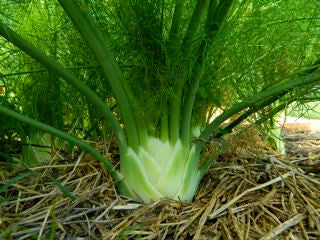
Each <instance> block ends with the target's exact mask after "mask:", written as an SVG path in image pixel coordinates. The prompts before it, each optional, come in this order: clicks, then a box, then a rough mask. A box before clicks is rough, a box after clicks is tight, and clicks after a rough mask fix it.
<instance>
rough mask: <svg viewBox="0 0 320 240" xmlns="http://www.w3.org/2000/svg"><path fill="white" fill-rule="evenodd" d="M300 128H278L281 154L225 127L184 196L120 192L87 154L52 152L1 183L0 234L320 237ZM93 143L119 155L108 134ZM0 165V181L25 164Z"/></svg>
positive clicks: (312, 171)
mask: <svg viewBox="0 0 320 240" xmlns="http://www.w3.org/2000/svg"><path fill="white" fill-rule="evenodd" d="M299 134H300V135H299ZM305 135H306V134H305V133H299V132H290V131H289V132H287V133H285V140H286V141H287V143H286V144H287V152H288V156H286V157H284V156H280V155H277V154H276V153H275V152H274V151H272V150H270V149H268V148H266V147H265V146H264V144H263V143H262V141H261V140H260V139H259V137H258V135H257V134H256V133H255V132H254V130H248V131H245V132H243V133H241V134H240V135H238V136H236V137H235V136H234V137H231V138H230V139H228V141H229V145H230V148H229V151H228V152H227V153H225V154H224V155H223V156H221V157H220V158H219V159H218V160H217V161H215V163H214V164H213V166H212V167H211V169H210V170H209V171H208V173H207V174H206V176H205V177H204V179H203V180H202V182H201V185H200V189H199V192H198V194H197V195H196V197H195V199H194V201H192V202H189V203H188V202H180V201H173V200H169V199H163V200H161V201H157V202H152V203H150V204H144V203H141V202H137V201H133V200H131V199H127V198H125V197H123V196H119V195H118V194H117V191H116V189H115V185H114V183H113V182H112V179H111V177H110V176H109V174H108V173H107V172H106V171H105V170H104V169H103V168H102V167H101V166H100V165H99V164H97V163H96V161H95V160H94V159H92V158H91V157H90V156H88V155H86V154H84V153H82V152H78V153H76V154H75V155H74V156H68V155H66V154H63V153H62V152H56V154H55V156H54V157H53V160H52V161H51V162H50V163H49V164H48V165H46V166H38V167H34V168H31V169H30V170H31V171H32V172H33V173H36V175H32V176H29V177H26V178H23V179H22V178H21V180H20V181H16V182H14V183H13V184H11V186H10V187H9V188H7V189H6V190H5V191H3V192H1V190H0V239H1V238H2V239H21V240H22V239H68V240H69V239H77V240H80V239H108V240H109V239H110V240H112V239H226V240H233V239H241V240H247V239H261V240H262V239H263V240H267V239H305V240H307V239H310V240H311V239H320V164H319V163H320V151H319V148H320V143H319V142H320V141H319V140H320V139H317V136H315V137H314V139H309V138H307V139H306V137H305ZM110 145H111V147H110V148H109V146H110ZM106 146H107V147H106ZM97 147H98V149H101V151H104V152H108V153H107V154H108V155H110V157H112V158H113V159H117V158H118V155H117V152H116V150H113V149H115V148H113V147H112V144H109V143H108V142H102V143H99V144H97ZM107 149H108V151H107ZM212 149H214V143H212ZM209 152H210V147H209ZM204 156H206V154H204ZM0 169H1V171H0V183H5V182H7V181H8V179H12V178H14V177H15V176H17V174H18V173H20V174H21V171H22V170H23V169H19V168H17V167H16V166H13V165H9V164H7V163H6V164H4V163H0ZM20 176H21V175H20ZM53 179H55V180H56V181H53ZM57 182H58V183H61V184H63V185H64V186H65V188H66V189H64V188H63V187H61V186H59V185H58V183H57ZM0 186H1V185H0ZM2 186H3V185H2ZM69 192H70V193H71V194H72V195H70V194H69ZM73 197H74V198H73Z"/></svg>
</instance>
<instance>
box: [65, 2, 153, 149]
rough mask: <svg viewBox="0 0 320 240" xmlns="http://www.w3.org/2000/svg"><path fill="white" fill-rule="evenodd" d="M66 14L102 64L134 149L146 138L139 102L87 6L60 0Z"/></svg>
mask: <svg viewBox="0 0 320 240" xmlns="http://www.w3.org/2000/svg"><path fill="white" fill-rule="evenodd" d="M59 2H60V5H61V6H62V7H63V9H64V10H65V12H66V13H67V14H68V16H69V18H70V19H71V20H72V22H73V23H74V25H75V26H76V28H77V29H78V30H79V32H80V33H81V35H82V37H83V38H84V39H85V40H86V41H87V43H88V45H89V46H90V48H91V50H92V51H93V53H94V54H95V56H96V58H97V60H98V62H99V63H100V65H101V68H102V70H103V73H104V74H105V76H106V77H107V78H108V80H109V82H110V85H111V88H112V90H113V93H114V94H115V97H116V99H117V101H118V104H119V109H120V112H121V116H122V118H123V121H124V123H125V126H126V130H127V138H128V143H129V145H130V146H131V147H133V148H134V149H137V148H138V146H139V137H140V141H144V140H145V138H146V135H147V133H146V127H145V124H143V123H144V121H143V120H142V117H140V116H141V113H140V112H139V108H138V104H137V103H136V100H135V98H134V97H133V94H132V92H131V89H130V88H129V86H128V85H127V83H126V81H125V80H124V77H123V75H122V73H121V70H120V68H119V66H118V64H117V63H116V61H115V59H114V57H113V55H112V53H111V52H110V50H109V48H108V47H107V44H106V40H105V39H104V37H103V35H102V33H101V32H100V31H99V30H98V28H97V27H96V26H95V25H94V23H93V20H92V19H91V17H90V16H89V14H88V8H87V7H84V6H81V7H79V5H78V4H77V3H76V2H75V1H74V0H69V1H63V0H59Z"/></svg>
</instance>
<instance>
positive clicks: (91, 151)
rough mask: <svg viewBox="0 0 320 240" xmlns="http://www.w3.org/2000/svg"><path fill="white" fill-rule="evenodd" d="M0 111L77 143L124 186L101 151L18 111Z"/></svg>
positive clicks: (121, 179)
mask: <svg viewBox="0 0 320 240" xmlns="http://www.w3.org/2000/svg"><path fill="white" fill-rule="evenodd" d="M0 113H2V114H5V115H7V116H9V117H11V118H13V119H15V120H18V121H20V122H23V123H25V124H27V125H29V126H31V127H34V128H37V129H39V130H41V131H43V132H47V133H51V134H52V135H54V136H56V137H59V138H62V139H63V140H66V141H68V142H70V143H72V144H74V145H77V146H78V147H79V148H81V149H83V150H84V151H86V152H87V153H89V154H90V155H92V156H93V157H95V158H96V159H97V160H98V161H100V162H101V163H102V164H103V165H104V167H105V168H106V169H107V170H108V172H109V173H110V174H111V176H112V178H113V179H114V180H115V181H117V182H118V184H120V187H121V188H125V187H126V186H125V183H124V182H123V178H122V176H121V174H120V173H119V172H118V171H117V170H114V169H113V166H112V164H111V162H110V161H109V160H108V159H107V158H105V157H104V156H103V155H102V154H101V153H99V152H98V151H97V150H96V149H94V148H93V147H91V146H90V145H89V144H86V143H85V142H83V141H81V140H79V139H77V138H75V137H73V136H71V135H69V134H67V133H65V132H63V131H60V130H58V129H56V128H54V127H51V126H49V125H47V124H44V123H42V122H39V121H36V120H34V119H32V118H29V117H27V116H24V115H22V114H20V113H17V112H14V111H12V110H10V109H9V108H6V107H4V106H1V105H0Z"/></svg>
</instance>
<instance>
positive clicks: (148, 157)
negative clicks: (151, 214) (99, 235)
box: [120, 137, 200, 202]
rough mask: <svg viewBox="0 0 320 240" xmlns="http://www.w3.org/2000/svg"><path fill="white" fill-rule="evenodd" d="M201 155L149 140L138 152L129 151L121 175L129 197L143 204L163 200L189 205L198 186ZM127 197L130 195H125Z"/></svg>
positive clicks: (125, 155) (125, 154)
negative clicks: (173, 200) (177, 201)
mask: <svg viewBox="0 0 320 240" xmlns="http://www.w3.org/2000/svg"><path fill="white" fill-rule="evenodd" d="M198 163H199V154H196V151H195V149H194V147H191V149H190V148H189V146H184V145H183V144H182V143H181V141H180V140H178V141H176V142H175V143H174V144H172V143H170V142H169V141H165V142H163V141H161V140H160V139H157V138H154V137H148V140H147V142H146V144H144V146H140V147H139V149H138V151H134V150H133V149H132V148H130V147H128V148H127V149H126V151H125V153H124V154H122V155H121V159H120V172H121V174H122V176H123V177H124V181H125V182H126V184H127V186H128V189H129V190H130V191H131V194H129V195H130V197H133V198H136V199H139V200H142V201H144V202H150V201H156V200H159V199H161V198H170V199H175V200H182V201H190V200H192V198H193V196H194V195H195V193H196V191H197V188H198V185H199V182H200V173H199V170H198ZM122 194H125V195H128V193H127V192H126V193H122Z"/></svg>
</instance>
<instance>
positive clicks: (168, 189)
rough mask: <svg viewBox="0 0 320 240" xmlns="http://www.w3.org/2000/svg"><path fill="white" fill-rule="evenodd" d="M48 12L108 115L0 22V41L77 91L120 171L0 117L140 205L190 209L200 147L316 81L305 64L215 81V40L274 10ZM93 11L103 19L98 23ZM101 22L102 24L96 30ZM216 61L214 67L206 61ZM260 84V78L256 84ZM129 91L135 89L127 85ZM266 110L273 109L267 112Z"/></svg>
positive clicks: (177, 6) (126, 6) (174, 7)
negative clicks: (87, 55)
mask: <svg viewBox="0 0 320 240" xmlns="http://www.w3.org/2000/svg"><path fill="white" fill-rule="evenodd" d="M58 2H59V4H60V6H61V7H62V8H63V10H64V12H65V14H66V15H67V16H68V17H69V19H70V20H71V21H72V23H73V25H74V27H75V29H76V30H77V31H78V33H80V35H81V36H82V39H83V40H84V41H85V42H86V44H87V46H88V48H89V49H90V50H91V51H92V54H93V56H94V60H95V61H96V62H97V64H99V66H100V70H99V71H101V73H102V74H103V75H104V77H105V78H106V79H107V80H108V84H109V86H110V88H111V91H112V93H113V97H114V99H115V100H116V102H117V108H118V110H117V112H115V111H111V110H110V108H109V107H108V106H107V105H106V104H105V101H104V99H101V98H100V97H98V95H97V94H96V93H95V91H93V89H91V88H89V87H88V86H87V84H86V83H85V82H84V81H81V80H79V77H78V76H77V75H76V74H74V73H72V72H71V71H69V70H67V69H66V68H65V67H63V66H62V65H61V64H60V63H59V62H58V61H56V59H54V58H52V57H49V56H48V54H46V53H45V52H44V51H42V50H40V49H39V48H37V47H36V46H34V45H33V44H32V43H31V42H30V41H28V40H27V39H26V38H25V37H22V36H21V35H19V34H18V33H16V32H15V31H14V30H12V29H11V28H10V27H9V26H8V25H6V24H4V23H3V22H0V35H1V36H2V37H3V38H5V39H6V40H7V41H8V42H10V43H12V44H13V45H15V46H16V47H17V48H18V49H20V50H21V51H23V52H25V53H26V54H27V55H28V56H30V57H31V58H33V59H34V60H36V61H37V62H39V63H40V64H41V65H43V66H44V67H46V68H47V69H48V70H49V72H52V73H54V75H55V76H56V77H57V78H59V79H63V80H64V81H65V82H67V83H69V84H70V85H71V86H72V87H74V88H75V89H77V90H78V91H79V92H80V93H81V94H82V95H83V96H85V97H86V99H87V100H88V101H89V102H90V104H92V106H94V108H95V109H96V110H98V111H100V113H101V114H102V116H103V117H104V118H105V119H107V120H108V121H109V122H110V123H111V126H112V129H113V132H114V133H115V136H116V138H117V142H118V145H119V152H120V169H119V170H118V169H114V167H113V166H112V164H111V163H110V161H109V160H107V159H106V158H105V157H104V156H103V155H102V154H101V153H99V152H98V151H97V150H95V149H94V148H92V147H91V146H90V145H88V144H86V143H85V142H84V141H81V140H79V139H78V138H76V137H73V136H71V135H69V134H67V133H65V132H63V131H61V130H59V129H57V128H56V127H54V126H50V124H46V123H42V122H40V121H36V120H34V119H32V118H29V117H27V116H24V115H22V114H19V113H17V112H14V111H12V110H10V109H9V108H7V107H5V106H0V112H1V113H2V114H5V115H7V116H9V117H11V118H14V119H16V120H18V121H21V122H23V123H25V124H28V125H30V126H32V127H34V128H37V129H39V130H41V131H44V132H47V133H50V134H52V135H55V136H57V137H59V138H61V139H64V140H66V141H69V142H71V143H73V144H75V145H77V146H79V147H80V148H82V149H84V150H85V151H87V152H88V153H89V154H91V155H93V156H94V157H95V158H96V159H97V160H99V161H101V162H103V164H104V166H105V167H106V168H107V170H108V171H109V172H110V174H111V175H112V176H113V178H114V179H115V180H116V181H117V183H118V186H119V190H120V193H122V194H124V195H127V196H130V197H133V198H136V199H140V200H142V201H145V202H148V201H154V200H158V199H161V198H164V197H168V198H172V199H177V200H178V199H179V200H183V201H190V200H192V198H193V197H194V195H195V193H196V191H197V189H198V186H199V183H200V180H201V179H202V177H203V176H204V174H205V173H206V171H207V170H208V169H209V167H210V165H211V164H212V162H213V160H214V157H211V158H210V159H205V160H204V161H200V156H201V150H202V148H203V146H204V145H205V143H206V142H207V141H210V140H212V139H216V138H221V137H223V136H224V135H225V134H228V133H231V132H232V131H233V129H234V128H235V127H237V126H238V125H239V124H240V123H241V122H242V121H244V120H246V119H247V118H249V117H251V116H252V115H253V114H255V113H257V112H259V113H260V112H261V110H264V109H267V110H268V111H267V113H266V114H264V115H259V118H258V119H256V120H255V123H263V122H265V121H268V120H269V119H270V118H272V117H273V116H274V115H276V114H277V113H278V112H280V111H281V110H283V108H285V106H286V104H287V103H288V102H290V101H292V99H295V98H297V97H299V96H300V95H301V92H299V91H298V90H299V89H302V88H306V89H311V88H312V87H313V86H314V85H315V84H316V83H317V82H319V81H320V73H319V72H317V67H318V66H313V65H312V64H311V63H310V66H311V67H310V66H308V65H304V66H303V65H302V67H301V66H300V68H299V67H292V69H291V71H289V72H286V73H282V74H279V76H278V77H277V78H273V77H274V76H272V77H270V73H268V74H269V75H268V74H266V72H265V71H264V70H259V69H258V70H255V71H253V70H251V69H249V70H250V71H252V72H253V73H254V74H253V76H252V78H253V79H250V78H249V77H248V75H245V78H243V79H242V76H243V74H242V75H241V74H238V72H237V70H236V69H233V70H232V71H233V72H232V75H236V76H237V77H238V81H239V82H234V81H230V82H228V81H227V80H225V79H224V78H223V77H221V75H223V74H226V73H227V72H228V71H229V70H225V72H223V71H222V73H221V69H220V72H219V69H218V70H217V69H215V67H216V66H218V63H219V61H221V62H223V61H226V62H228V61H227V60H226V57H225V56H224V54H223V50H224V48H228V44H226V45H223V40H224V35H227V33H228V32H229V31H232V27H234V26H236V25H232V24H231V23H233V24H240V25H241V24H243V23H242V22H243V21H244V22H245V20H246V19H249V20H250V13H251V12H252V11H255V10H256V9H257V8H258V9H259V13H256V12H255V14H259V17H260V18H262V17H261V16H262V15H263V14H264V13H263V12H265V11H268V14H271V13H272V11H274V10H273V9H272V8H273V6H272V4H271V5H270V4H268V3H267V2H268V1H266V2H262V3H260V2H259V1H254V0H252V1H238V0H224V1H222V0H220V1H219V0H196V1H190V2H188V1H184V0H175V1H164V0H156V1H149V0H138V1H131V0H121V1H113V0H106V1H104V2H103V3H99V4H98V3H95V1H84V2H82V1H77V0H68V1H64V0H59V1H58ZM39 4H41V3H39ZM310 4H311V3H310ZM269 8H271V10H268V9H269ZM97 9H98V10H99V11H98V10H97ZM103 9H107V10H108V12H111V13H112V14H110V15H104V14H101V12H103ZM247 16H248V17H247ZM103 21H106V22H107V24H106V25H103V24H102V22H103ZM101 25H102V26H101ZM230 26H231V27H230ZM101 29H102V30H101ZM112 31H114V32H116V33H117V34H114V33H113V32H112ZM239 36H240V35H238V37H239ZM231 39H232V38H231ZM228 41H230V39H229V40H228ZM228 41H226V42H225V43H228ZM259 41H262V40H261V39H259ZM123 44H127V45H129V48H125V47H124V45H123ZM231 45H232V44H231ZM256 49H257V52H255V54H256V55H258V56H255V57H259V55H260V54H261V52H262V51H270V48H268V49H267V50H264V49H261V47H260V46H259V47H257V48H256ZM218 50H219V51H221V52H220V53H218V52H219V51H218ZM70 51H72V49H70ZM258 51H259V52H258ZM216 54H217V55H218V56H219V57H217V58H213V57H212V56H213V55H214V56H215V55H216ZM272 54H273V52H272ZM272 54H270V59H272V58H273V57H274V56H273V55H272ZM230 55H232V54H230ZM235 55H236V54H235ZM229 58H230V61H232V57H229ZM263 60H267V58H263ZM313 60H314V59H313ZM255 61H257V59H255V60H254V61H252V62H255ZM261 66H263V65H261ZM307 67H308V69H306V68H307ZM250 71H249V72H250ZM262 74H265V78H261V77H260V75H262ZM273 74H275V75H276V74H278V73H277V72H275V73H273ZM254 78H256V79H257V80H256V81H255V80H254ZM223 80H225V82H223ZM135 81H140V84H136V85H135ZM221 82H222V83H221ZM206 84H207V85H206ZM137 86H138V87H137ZM212 93H215V94H216V96H213V94H212ZM209 100H210V101H209ZM276 101H278V102H280V104H277V105H272V104H273V103H274V102H276ZM216 109H223V111H222V113H221V114H220V115H219V116H217V117H216V118H215V119H214V120H213V121H211V120H210V116H208V115H207V114H208V112H212V113H214V112H215V110H216ZM209 115H210V114H209ZM227 120H229V122H228V123H227ZM51 125H52V124H51ZM196 129H199V130H198V133H197V134H196V133H195V132H196Z"/></svg>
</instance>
